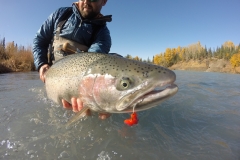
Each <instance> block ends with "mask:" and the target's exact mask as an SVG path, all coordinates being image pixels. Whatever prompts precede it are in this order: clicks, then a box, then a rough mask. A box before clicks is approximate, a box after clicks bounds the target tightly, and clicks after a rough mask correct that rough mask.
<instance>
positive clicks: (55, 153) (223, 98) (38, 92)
mask: <svg viewBox="0 0 240 160" xmlns="http://www.w3.org/2000/svg"><path fill="white" fill-rule="evenodd" d="M175 72H176V75H177V81H176V84H177V85H178V86H179V91H178V93H177V94H176V95H175V96H174V97H171V98H170V99H168V100H167V101H165V102H163V103H162V104H160V105H159V106H158V107H156V108H152V109H150V110H147V111H142V112H139V113H138V114H139V124H138V125H136V126H134V127H128V126H126V125H124V123H123V121H124V119H126V118H129V114H113V115H112V116H111V117H110V118H109V119H107V120H104V121H103V120H99V119H98V116H97V114H93V115H92V116H90V117H86V118H83V119H82V120H80V121H79V122H77V123H75V124H73V125H72V126H71V127H69V128H66V127H64V124H65V123H66V122H67V121H68V120H69V119H70V117H71V116H72V115H73V113H72V111H69V110H65V109H63V108H62V107H61V106H57V105H55V104H54V103H52V102H51V101H50V100H48V99H47V97H46V93H45V89H44V84H43V83H42V82H41V81H40V80H39V76H38V73H37V72H28V73H11V74H1V75H0V102H1V103H0V159H11V160H14V159H22V160H25V159H40V160H48V159H49V160H53V159H64V160H65V159H71V160H72V159H73V160H75V159H76V160H77V159H90V160H94V159H96V160H104V159H105V160H110V159H111V160H115V159H116V160H118V159H120V160H121V159H122V160H126V159H134V160H135V159H139V160H146V159H148V160H152V159H153V160H155V159H156V160H158V159H163V160H168V159H175V160H178V159H180V160H181V159H199V160H200V159H201V160H202V159H204V160H208V159H209V160H210V159H211V160H221V159H222V160H235V159H236V160H239V159H240V75H234V74H223V73H208V72H189V71H175Z"/></svg>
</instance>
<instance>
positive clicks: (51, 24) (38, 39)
mask: <svg viewBox="0 0 240 160" xmlns="http://www.w3.org/2000/svg"><path fill="white" fill-rule="evenodd" d="M68 8H69V7H63V8H59V9H58V10H56V11H55V12H54V13H52V14H51V15H50V16H49V17H48V19H47V20H46V21H45V22H44V23H43V25H42V26H41V27H40V29H39V30H38V32H37V34H36V36H35V38H34V40H33V57H34V64H35V66H36V69H37V70H39V69H40V67H41V66H42V65H44V64H47V63H48V60H47V52H48V46H49V44H50V43H51V41H52V39H53V37H54V35H55V33H56V29H57V25H58V23H59V21H61V20H62V19H60V18H61V16H62V15H63V14H64V12H65V11H66V10H67V9H68ZM72 10H73V13H72V14H71V15H70V17H69V18H68V19H67V21H66V23H65V24H64V26H63V27H62V30H61V34H60V36H61V37H64V38H67V39H70V40H73V41H76V42H78V43H80V44H83V45H86V46H89V49H88V52H99V53H108V52H109V51H110V47H111V37H110V32H109V30H108V28H107V26H106V24H105V23H104V24H105V25H103V26H102V27H101V28H100V29H99V31H98V32H97V34H96V35H95V36H94V37H93V38H92V36H91V35H92V33H93V28H92V26H93V25H92V23H91V20H87V21H86V20H82V18H81V16H80V12H79V10H78V8H77V6H76V4H73V6H72Z"/></svg>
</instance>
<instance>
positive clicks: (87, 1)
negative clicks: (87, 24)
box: [79, 0, 107, 19]
mask: <svg viewBox="0 0 240 160" xmlns="http://www.w3.org/2000/svg"><path fill="white" fill-rule="evenodd" d="M106 3H107V0H96V1H95V2H91V0H79V11H80V13H81V15H82V17H83V18H88V19H92V18H94V17H96V16H97V15H98V14H99V13H100V11H101V9H102V6H104V5H105V4H106Z"/></svg>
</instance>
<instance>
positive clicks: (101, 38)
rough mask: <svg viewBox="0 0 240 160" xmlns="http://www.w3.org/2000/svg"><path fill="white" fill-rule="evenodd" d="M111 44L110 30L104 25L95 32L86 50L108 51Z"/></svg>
mask: <svg viewBox="0 0 240 160" xmlns="http://www.w3.org/2000/svg"><path fill="white" fill-rule="evenodd" d="M111 45H112V42H111V36H110V32H109V30H108V28H107V26H104V27H103V28H101V29H100V30H99V32H98V33H97V35H96V37H95V39H94V41H93V44H92V45H91V46H90V48H89V49H88V52H98V53H109V51H110V48H111Z"/></svg>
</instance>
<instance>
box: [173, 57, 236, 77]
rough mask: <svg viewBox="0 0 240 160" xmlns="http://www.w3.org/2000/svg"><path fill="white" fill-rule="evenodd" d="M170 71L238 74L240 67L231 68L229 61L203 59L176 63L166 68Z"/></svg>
mask: <svg viewBox="0 0 240 160" xmlns="http://www.w3.org/2000/svg"><path fill="white" fill-rule="evenodd" d="M168 68H169V69H171V70H191V71H202V72H220V73H233V74H240V67H235V68H233V67H232V66H231V64H230V62H229V61H227V60H224V59H217V58H212V59H210V60H209V59H204V60H202V61H200V60H189V61H188V62H178V63H177V64H174V65H172V66H171V67H168Z"/></svg>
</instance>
